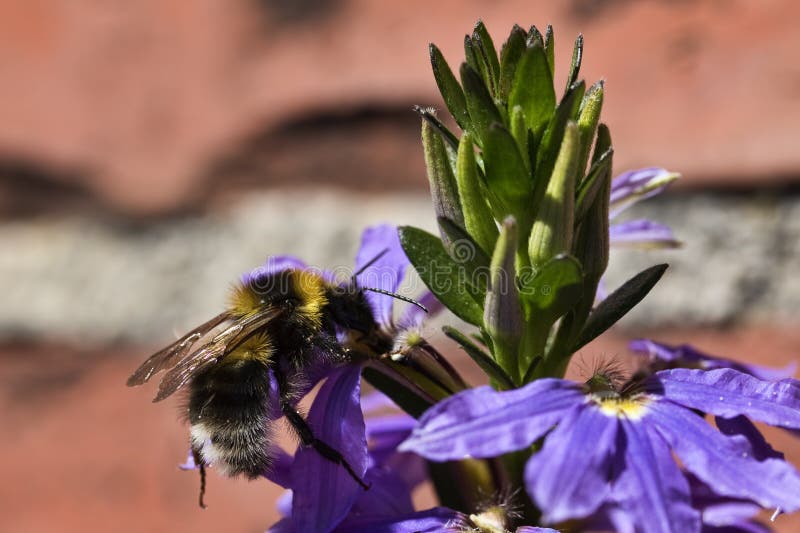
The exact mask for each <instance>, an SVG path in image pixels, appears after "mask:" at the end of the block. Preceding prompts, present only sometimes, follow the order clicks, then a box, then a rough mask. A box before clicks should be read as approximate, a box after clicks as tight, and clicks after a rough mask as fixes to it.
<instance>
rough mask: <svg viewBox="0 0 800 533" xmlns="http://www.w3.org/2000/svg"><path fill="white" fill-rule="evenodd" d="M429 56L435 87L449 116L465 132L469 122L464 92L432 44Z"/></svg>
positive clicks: (437, 49) (439, 52) (440, 53)
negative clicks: (440, 94) (437, 88)
mask: <svg viewBox="0 0 800 533" xmlns="http://www.w3.org/2000/svg"><path fill="white" fill-rule="evenodd" d="M430 54H431V67H432V68H433V77H434V78H435V79H436V85H438V86H439V92H440V93H442V98H443V99H444V103H445V105H446V106H447V109H448V110H449V111H450V114H451V115H453V118H455V119H456V123H458V126H459V127H460V128H461V129H462V130H464V131H466V130H467V129H469V125H470V122H469V113H468V112H467V101H466V99H465V98H464V91H463V90H462V89H461V85H459V84H458V80H456V77H455V76H454V75H453V71H452V70H450V66H449V65H448V64H447V61H445V59H444V56H443V55H442V52H441V51H440V50H439V48H437V47H436V45H435V44H433V43H431V44H430Z"/></svg>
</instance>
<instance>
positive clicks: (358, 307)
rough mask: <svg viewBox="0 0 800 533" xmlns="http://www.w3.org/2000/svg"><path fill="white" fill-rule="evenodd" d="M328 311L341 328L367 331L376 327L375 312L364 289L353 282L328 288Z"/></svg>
mask: <svg viewBox="0 0 800 533" xmlns="http://www.w3.org/2000/svg"><path fill="white" fill-rule="evenodd" d="M328 301H329V302H330V305H329V306H328V311H329V312H330V316H331V317H332V318H333V321H334V322H335V323H336V324H337V325H339V326H340V327H342V328H345V329H351V330H355V331H360V332H362V333H369V332H370V331H372V330H373V329H374V328H376V327H377V324H376V322H375V313H374V312H373V310H372V306H371V305H370V303H369V301H368V300H367V297H366V295H365V294H364V290H363V289H361V288H359V287H358V286H357V285H356V284H355V283H346V284H343V285H337V286H331V287H329V288H328Z"/></svg>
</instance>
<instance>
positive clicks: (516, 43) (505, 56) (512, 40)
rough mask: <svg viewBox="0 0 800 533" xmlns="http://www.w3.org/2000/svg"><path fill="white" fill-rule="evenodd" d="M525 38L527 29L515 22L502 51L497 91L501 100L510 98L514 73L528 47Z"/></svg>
mask: <svg viewBox="0 0 800 533" xmlns="http://www.w3.org/2000/svg"><path fill="white" fill-rule="evenodd" d="M525 39H526V36H525V30H523V29H522V28H520V27H519V26H517V25H516V24H515V25H514V28H513V29H512V30H511V34H510V35H509V36H508V40H507V41H506V42H505V43H504V44H503V49H502V50H501V51H500V85H499V87H498V91H497V93H498V94H497V97H498V98H499V99H500V100H503V101H507V100H508V95H509V93H510V92H511V86H512V84H513V83H514V75H515V74H516V72H517V64H518V63H519V60H520V58H521V57H522V54H523V53H524V52H525V49H526V46H525Z"/></svg>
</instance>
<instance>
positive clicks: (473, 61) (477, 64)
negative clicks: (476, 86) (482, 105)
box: [461, 35, 493, 120]
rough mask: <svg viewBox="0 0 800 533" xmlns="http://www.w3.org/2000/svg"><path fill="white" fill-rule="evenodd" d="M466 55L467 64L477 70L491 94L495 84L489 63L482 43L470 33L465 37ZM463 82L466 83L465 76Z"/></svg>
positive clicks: (465, 89)
mask: <svg viewBox="0 0 800 533" xmlns="http://www.w3.org/2000/svg"><path fill="white" fill-rule="evenodd" d="M464 56H465V57H466V60H467V64H468V65H469V66H470V67H471V68H472V69H473V70H474V71H475V73H476V74H477V75H478V78H479V79H480V80H481V82H482V83H483V84H484V85H485V86H486V88H487V90H488V91H489V93H490V94H491V92H492V91H493V87H492V85H493V84H492V75H491V72H490V71H489V65H487V64H486V59H485V58H484V56H483V54H482V53H481V51H480V44H479V43H478V42H477V40H476V39H474V38H473V37H470V36H469V35H466V36H465V37H464ZM461 83H462V84H463V83H464V80H463V78H462V80H461ZM466 91H467V88H466V87H464V92H465V93H466ZM473 120H474V118H473Z"/></svg>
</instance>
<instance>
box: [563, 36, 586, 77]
mask: <svg viewBox="0 0 800 533" xmlns="http://www.w3.org/2000/svg"><path fill="white" fill-rule="evenodd" d="M582 59H583V35H578V38H577V39H575V46H574V47H573V49H572V61H571V62H570V65H569V76H567V89H566V90H567V91H569V89H570V87H572V86H573V85H574V84H575V82H576V81H578V74H579V73H580V70H581V60H582Z"/></svg>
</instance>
